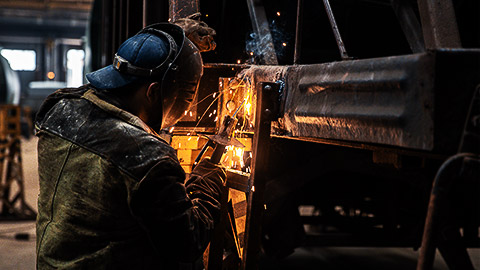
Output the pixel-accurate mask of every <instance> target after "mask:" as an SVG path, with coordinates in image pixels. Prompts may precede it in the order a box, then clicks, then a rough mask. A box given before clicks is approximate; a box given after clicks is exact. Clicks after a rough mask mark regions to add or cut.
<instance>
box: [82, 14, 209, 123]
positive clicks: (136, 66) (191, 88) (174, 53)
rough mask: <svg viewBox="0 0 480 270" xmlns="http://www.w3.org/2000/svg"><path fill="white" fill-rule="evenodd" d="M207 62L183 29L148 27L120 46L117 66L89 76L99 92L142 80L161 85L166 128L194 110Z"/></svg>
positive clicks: (116, 59)
mask: <svg viewBox="0 0 480 270" xmlns="http://www.w3.org/2000/svg"><path fill="white" fill-rule="evenodd" d="M202 74H203V62H202V57H201V55H200V52H199V50H198V49H197V47H196V46H195V45H194V44H193V43H192V42H191V41H190V40H189V39H188V38H186V37H185V33H184V31H183V29H182V28H180V27H179V26H177V25H174V24H169V23H158V24H153V25H150V26H147V27H145V28H144V29H142V30H141V31H140V32H138V33H137V34H136V35H135V36H133V37H131V38H129V39H128V40H127V41H125V42H124V43H123V44H122V45H120V47H119V49H118V52H117V53H116V54H115V58H114V61H113V64H112V65H110V66H107V67H105V68H103V69H100V70H97V71H94V72H92V73H89V74H87V75H86V77H87V79H88V81H89V82H90V83H91V84H92V85H93V86H94V87H96V88H99V89H115V88H121V87H124V86H127V85H129V84H131V83H135V82H139V81H145V80H149V81H156V82H159V83H160V85H161V90H160V91H161V97H162V128H167V127H170V126H173V125H174V124H175V123H176V122H177V121H178V120H180V118H181V117H182V116H183V115H184V112H185V111H186V110H188V109H189V108H190V105H191V103H192V101H193V99H194V97H195V94H196V91H197V88H198V84H199V82H200V78H201V77H202Z"/></svg>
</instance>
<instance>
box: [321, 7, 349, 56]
mask: <svg viewBox="0 0 480 270" xmlns="http://www.w3.org/2000/svg"><path fill="white" fill-rule="evenodd" d="M323 4H324V5H325V10H326V11H327V15H328V20H329V21H330V24H331V25H332V30H333V35H335V40H336V41H337V45H338V49H339V50H340V56H341V57H342V59H343V60H347V59H350V57H348V54H347V50H346V49H345V45H344V44H343V40H342V36H340V31H339V30H338V26H337V22H336V21H335V17H334V16H333V12H332V8H331V7H330V2H328V0H323Z"/></svg>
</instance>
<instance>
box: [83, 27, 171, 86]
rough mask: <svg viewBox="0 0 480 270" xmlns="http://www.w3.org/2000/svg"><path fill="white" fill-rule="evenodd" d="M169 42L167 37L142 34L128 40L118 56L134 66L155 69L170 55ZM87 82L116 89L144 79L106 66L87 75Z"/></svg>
mask: <svg viewBox="0 0 480 270" xmlns="http://www.w3.org/2000/svg"><path fill="white" fill-rule="evenodd" d="M169 47H170V46H169V41H168V39H167V38H166V37H161V36H157V35H153V34H150V33H140V34H137V35H135V36H133V37H131V38H129V39H127V40H126V41H125V42H124V43H122V45H120V48H118V52H117V55H118V56H120V57H121V58H123V59H125V60H127V61H128V62H130V63H131V64H132V65H134V66H137V67H140V68H146V69H153V68H155V67H157V66H159V65H161V64H162V63H163V62H164V61H165V59H166V58H167V56H168V55H169V50H170V48H169ZM86 77H87V80H88V81H89V82H90V84H92V85H93V86H94V87H96V88H99V89H114V88H120V87H123V86H126V85H128V84H131V83H134V82H138V81H140V80H142V79H145V78H144V77H143V78H142V77H138V76H132V75H129V74H126V73H122V72H120V71H118V70H117V69H115V68H114V67H113V65H109V66H106V67H104V68H102V69H99V70H97V71H93V72H90V73H88V74H87V75H86Z"/></svg>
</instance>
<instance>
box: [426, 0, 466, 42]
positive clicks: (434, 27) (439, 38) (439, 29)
mask: <svg viewBox="0 0 480 270" xmlns="http://www.w3.org/2000/svg"><path fill="white" fill-rule="evenodd" d="M418 10H419V12H420V19H421V22H422V28H423V37H424V39H425V47H426V48H427V49H440V48H460V47H461V46H462V45H461V43H460V34H459V32H458V26H457V20H456V17H455V10H454V8H453V3H452V1H451V0H418Z"/></svg>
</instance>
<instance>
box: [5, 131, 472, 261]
mask: <svg viewBox="0 0 480 270" xmlns="http://www.w3.org/2000/svg"><path fill="white" fill-rule="evenodd" d="M36 143H37V140H36V138H32V139H30V140H23V141H22V155H23V171H24V178H25V195H26V201H27V203H28V204H29V205H30V206H31V207H32V208H33V209H35V211H36V209H37V195H38V189H39V186H38V173H37V160H36ZM19 233H23V234H24V235H28V239H26V240H16V239H15V236H16V235H18V234H19ZM469 252H470V254H471V257H472V260H473V262H474V264H475V267H476V269H480V250H478V249H473V250H469ZM417 257H418V252H416V251H413V249H411V248H338V247H335V248H333V247H332V248H299V249H297V250H296V251H295V253H294V254H292V255H291V256H289V257H287V258H286V259H283V260H281V261H273V260H271V259H267V258H265V259H263V260H262V261H261V264H260V269H278V270H281V269H295V270H301V269H305V270H306V269H322V270H346V269H349V270H350V269H356V270H358V269H368V270H384V269H385V270H408V269H412V270H413V269H415V266H416V261H417ZM32 269H35V222H34V221H22V222H20V221H18V222H6V221H0V270H32ZM435 269H436V270H447V269H448V268H447V266H446V265H445V263H444V262H443V260H442V259H441V258H440V256H438V254H437V257H436V261H435Z"/></svg>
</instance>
